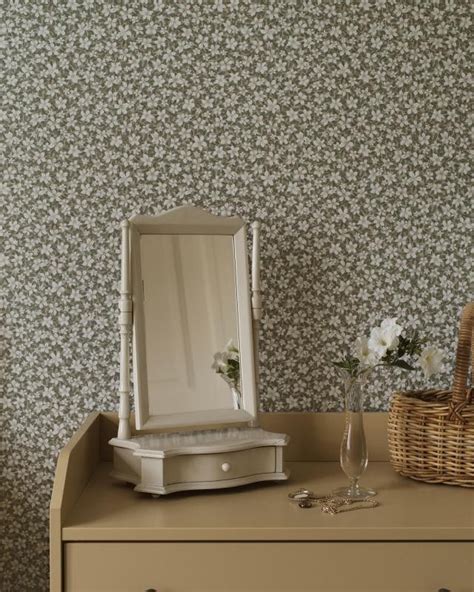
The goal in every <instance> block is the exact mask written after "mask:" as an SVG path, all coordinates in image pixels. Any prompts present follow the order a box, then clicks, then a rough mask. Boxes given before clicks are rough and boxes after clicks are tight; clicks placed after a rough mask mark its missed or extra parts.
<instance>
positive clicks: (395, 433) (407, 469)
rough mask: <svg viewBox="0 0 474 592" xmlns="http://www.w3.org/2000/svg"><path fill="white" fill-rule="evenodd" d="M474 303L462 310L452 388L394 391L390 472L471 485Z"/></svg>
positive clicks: (473, 483) (473, 478) (473, 481)
mask: <svg viewBox="0 0 474 592" xmlns="http://www.w3.org/2000/svg"><path fill="white" fill-rule="evenodd" d="M473 359H474V302H471V303H469V304H468V305H466V306H465V307H464V309H463V312H462V315H461V325H460V329H459V338H458V347H457V352H456V365H455V370H454V381H453V387H452V389H449V390H424V391H409V392H398V393H395V394H394V395H393V398H392V402H391V406H390V412H389V417H388V445H389V451H390V461H391V463H392V466H393V468H394V469H395V471H397V472H398V473H400V474H401V475H404V476H406V477H411V478H412V479H417V480H419V481H426V482H428V483H446V484H449V485H461V486H463V487H474V403H473V401H472V399H473V387H472V372H471V384H467V383H468V377H469V368H470V367H471V366H472V361H473Z"/></svg>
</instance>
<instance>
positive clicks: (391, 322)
mask: <svg viewBox="0 0 474 592" xmlns="http://www.w3.org/2000/svg"><path fill="white" fill-rule="evenodd" d="M380 328H381V329H383V330H384V331H389V332H390V333H392V334H393V335H395V336H396V337H399V336H400V335H401V334H402V331H403V327H402V326H401V325H397V318H396V317H393V318H391V319H384V320H383V321H382V324H381V325H380Z"/></svg>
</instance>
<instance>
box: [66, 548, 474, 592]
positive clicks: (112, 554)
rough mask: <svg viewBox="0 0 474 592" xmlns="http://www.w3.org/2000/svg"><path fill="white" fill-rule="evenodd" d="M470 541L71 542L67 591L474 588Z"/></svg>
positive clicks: (432, 591)
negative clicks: (381, 542)
mask: <svg viewBox="0 0 474 592" xmlns="http://www.w3.org/2000/svg"><path fill="white" fill-rule="evenodd" d="M473 560H474V554H473V546H472V545H470V544H468V543H451V544H448V543H425V544H423V545H422V544H419V543H384V544H379V543H267V544H262V543H202V544H196V543H134V544H126V543H69V544H67V545H66V566H67V576H66V586H65V590H66V591H67V592H145V590H149V589H150V588H151V589H155V590H156V591H159V592H270V591H271V592H278V591H281V592H283V591H284V592H290V591H291V592H303V591H305V592H348V591H351V592H437V591H438V590H439V589H440V588H442V587H446V588H448V589H449V590H452V591H453V592H472V589H473V586H474V578H473V568H472V565H473Z"/></svg>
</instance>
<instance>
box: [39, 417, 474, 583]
mask: <svg viewBox="0 0 474 592" xmlns="http://www.w3.org/2000/svg"><path fill="white" fill-rule="evenodd" d="M342 421H343V417H342V415H340V414H324V415H319V414H294V415H292V414H278V415H273V414H268V415H263V416H262V421H261V423H262V425H263V427H264V428H265V429H271V430H275V431H284V432H286V433H288V434H289V435H290V436H291V438H292V442H291V444H290V446H289V449H288V457H289V459H290V462H289V463H288V466H289V468H290V470H291V473H292V474H291V477H290V480H289V481H287V482H283V483H278V484H259V485H253V486H246V487H242V488H237V489H232V490H228V489H227V490H219V491H210V492H188V493H180V494H174V495H170V496H166V497H162V498H159V499H153V498H152V497H151V496H150V495H148V494H138V493H136V492H134V491H133V489H132V488H131V487H129V486H127V485H126V484H123V483H119V482H116V481H114V480H113V479H111V478H110V476H109V473H110V471H111V462H110V459H111V451H110V447H109V446H108V445H107V441H108V439H109V438H110V437H111V435H113V434H114V433H115V430H116V424H117V419H116V417H115V416H113V415H112V414H99V413H94V414H92V415H90V416H89V418H88V419H87V420H86V421H85V423H84V425H83V426H82V427H81V429H80V430H79V431H78V432H77V433H76V434H75V435H74V436H73V437H72V439H71V441H70V442H69V444H68V445H67V446H66V447H65V448H64V450H63V451H62V452H61V455H60V457H59V460H58V467H57V472H56V478H55V483H54V490H53V496H52V502H51V591H52V592H60V591H64V592H105V591H107V592H125V591H127V592H146V591H155V590H156V591H158V592H226V591H229V592H237V591H238V592H264V591H265V592H270V591H272V592H283V591H285V592H302V591H306V592H309V591H314V592H319V591H321V592H336V591H338V592H352V591H357V592H389V591H390V592H437V591H439V590H450V591H451V592H472V591H473V590H474V568H473V566H474V542H473V541H474V492H472V490H467V489H462V488H457V487H447V486H430V485H426V484H422V483H417V482H414V481H411V480H408V479H403V478H401V477H399V476H398V475H396V474H395V473H394V472H393V470H392V469H391V467H390V465H389V464H388V463H387V462H386V458H387V452H386V449H385V444H384V442H385V439H384V437H383V435H384V430H385V421H386V418H385V415H384V414H368V416H367V431H368V444H369V450H370V451H371V461H370V464H369V469H368V471H367V475H366V478H365V481H366V482H367V483H370V485H372V486H373V487H375V488H376V489H377V490H378V492H379V496H378V499H379V501H380V504H381V505H380V506H379V507H378V508H375V509H370V510H358V511H353V512H347V513H344V514H339V515H336V516H330V515H323V514H321V513H320V511H319V509H317V508H312V509H300V508H297V507H295V506H294V505H292V504H291V503H290V502H289V501H288V499H287V495H288V492H289V491H292V490H294V489H297V488H299V487H302V486H305V487H309V488H311V489H313V490H315V491H316V492H318V493H326V492H330V490H331V489H333V488H334V487H335V486H336V485H338V484H341V483H343V482H344V479H343V475H342V474H341V472H340V469H339V467H338V463H337V462H334V461H335V458H336V456H337V447H338V441H339V437H340V433H341V429H342ZM374 461H378V462H374Z"/></svg>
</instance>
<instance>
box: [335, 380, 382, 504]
mask: <svg viewBox="0 0 474 592" xmlns="http://www.w3.org/2000/svg"><path fill="white" fill-rule="evenodd" d="M367 378H368V373H366V374H363V375H361V376H358V377H356V378H354V377H353V376H350V375H349V374H346V373H344V391H345V424H344V434H343V437H342V442H341V449H340V463H341V468H342V470H343V471H344V473H345V474H346V476H347V478H348V479H349V486H346V487H340V488H338V489H336V490H335V491H334V492H333V495H336V496H338V497H343V498H346V499H351V500H360V499H365V498H367V497H370V496H373V495H376V492H375V491H374V490H373V489H370V488H367V487H361V486H360V484H359V479H360V478H361V476H362V475H363V473H364V472H365V470H366V468H367V464H368V461H369V457H368V454H367V443H366V440H365V432H364V386H365V384H366V382H367Z"/></svg>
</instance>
